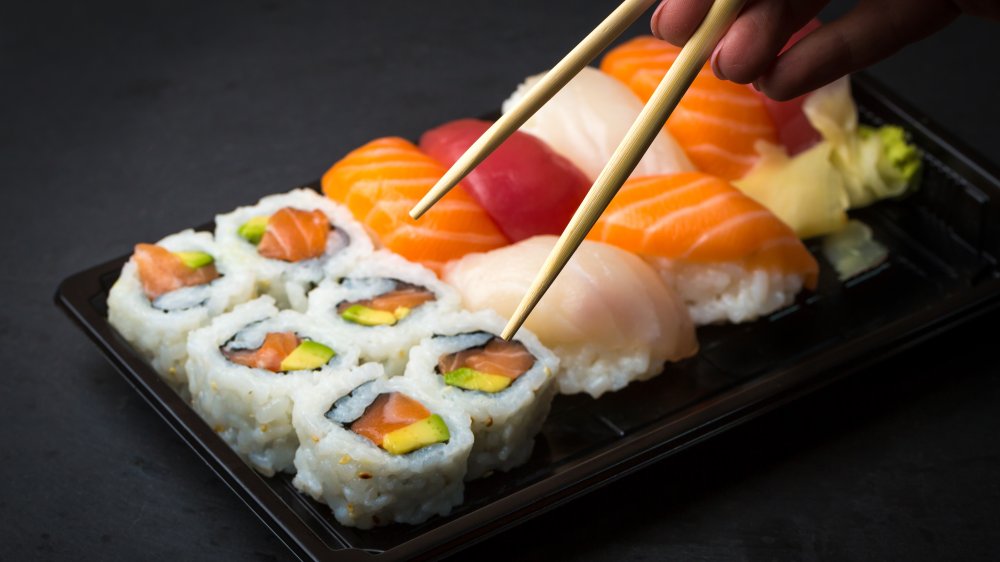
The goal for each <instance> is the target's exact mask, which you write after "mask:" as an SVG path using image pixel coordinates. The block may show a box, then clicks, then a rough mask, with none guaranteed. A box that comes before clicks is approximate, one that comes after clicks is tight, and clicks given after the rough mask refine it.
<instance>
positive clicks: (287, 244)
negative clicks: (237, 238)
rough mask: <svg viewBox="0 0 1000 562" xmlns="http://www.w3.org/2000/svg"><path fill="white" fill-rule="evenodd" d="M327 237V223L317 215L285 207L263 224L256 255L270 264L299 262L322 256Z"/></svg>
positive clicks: (319, 214)
mask: <svg viewBox="0 0 1000 562" xmlns="http://www.w3.org/2000/svg"><path fill="white" fill-rule="evenodd" d="M329 236H330V219H328V218H327V217H326V215H325V214H323V213H322V212H320V211H316V210H313V211H303V210H301V209H293V208H291V207H285V208H283V209H280V210H278V211H277V212H276V213H274V214H273V215H271V216H270V218H268V220H267V228H266V229H265V230H264V235H263V236H261V239H260V243H259V244H257V253H259V254H260V255H261V256H263V257H265V258H269V259H274V260H282V261H287V262H299V261H304V260H308V259H312V258H318V257H319V256H322V255H323V253H324V252H325V251H326V241H327V239H328V238H329Z"/></svg>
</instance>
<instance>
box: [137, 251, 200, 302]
mask: <svg viewBox="0 0 1000 562" xmlns="http://www.w3.org/2000/svg"><path fill="white" fill-rule="evenodd" d="M132 258H133V259H134V260H135V263H136V267H137V268H138V270H139V280H140V281H141V282H142V290H143V292H145V293H146V296H147V297H148V298H149V300H155V299H156V298H157V297H159V296H160V295H163V294H166V293H169V292H170V291H175V290H177V289H180V288H183V287H193V286H195V285H202V284H205V283H210V282H211V281H213V280H214V279H217V278H218V277H219V271H218V270H217V269H216V268H215V264H208V265H205V266H202V267H197V268H192V267H188V266H187V265H186V264H185V263H184V262H183V261H181V259H180V258H179V257H177V256H176V255H174V254H173V253H171V252H170V251H169V250H167V249H166V248H161V247H160V246H156V245H155V244H136V245H135V250H134V252H133V254H132Z"/></svg>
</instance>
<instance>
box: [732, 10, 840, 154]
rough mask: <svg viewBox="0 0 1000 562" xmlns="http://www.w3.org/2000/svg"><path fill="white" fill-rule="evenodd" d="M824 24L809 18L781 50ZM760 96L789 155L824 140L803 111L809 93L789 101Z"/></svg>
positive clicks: (785, 49) (783, 50) (786, 48)
mask: <svg viewBox="0 0 1000 562" xmlns="http://www.w3.org/2000/svg"><path fill="white" fill-rule="evenodd" d="M822 25H823V24H822V23H820V21H819V20H817V19H811V20H809V23H807V24H806V25H804V26H803V27H802V29H800V30H798V31H796V32H795V34H794V35H792V36H791V38H789V39H788V43H785V47H784V48H783V49H781V52H782V53H784V52H785V51H787V50H788V49H790V48H791V47H792V45H794V44H796V43H798V42H799V41H800V40H801V39H802V38H803V37H805V36H806V35H809V34H810V33H812V32H813V31H815V30H817V29H819V27H820V26H822ZM750 87H753V86H750ZM760 96H761V98H763V100H764V107H765V108H766V109H767V112H768V114H769V115H770V116H771V120H772V121H774V126H775V128H776V129H777V130H778V139H779V140H780V141H781V144H782V145H783V146H784V147H785V149H786V150H788V154H789V155H791V156H794V155H796V154H798V153H800V152H803V151H805V150H806V149H808V148H811V147H812V146H813V145H815V144H816V143H818V142H819V141H821V140H823V137H822V136H821V135H820V134H819V131H817V130H816V129H814V128H813V126H812V124H810V123H809V119H807V118H806V114H805V113H803V111H802V103H803V102H805V100H806V98H807V97H809V94H803V95H801V96H799V97H797V98H794V99H791V100H788V101H775V100H772V99H771V98H769V97H767V96H765V95H764V94H763V93H761V94H760Z"/></svg>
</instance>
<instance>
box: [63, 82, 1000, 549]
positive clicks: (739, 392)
mask: <svg viewBox="0 0 1000 562" xmlns="http://www.w3.org/2000/svg"><path fill="white" fill-rule="evenodd" d="M852 80H853V81H854V84H855V86H860V88H861V89H862V90H863V91H864V94H865V95H867V96H871V97H873V98H875V99H876V100H877V101H878V102H879V103H881V104H883V105H885V106H886V107H887V108H889V109H890V110H891V111H893V112H894V113H897V114H899V115H901V116H904V117H907V118H908V121H907V123H906V127H907V128H910V129H918V130H919V131H920V133H921V134H922V135H924V136H926V137H927V138H928V139H930V141H931V142H933V143H935V144H936V145H938V147H939V148H941V149H943V150H945V151H946V152H948V153H949V155H951V156H954V157H955V158H957V159H958V160H959V161H960V163H961V164H962V165H964V166H965V167H966V170H965V171H966V172H967V174H963V178H964V179H966V181H969V178H967V177H966V175H973V176H978V177H977V178H972V179H974V180H979V181H977V182H976V183H984V182H985V183H990V184H993V185H1000V180H998V179H997V178H1000V168H998V167H997V166H996V164H994V163H993V162H991V161H989V160H988V159H986V158H984V157H983V156H982V155H980V154H979V153H978V152H976V151H975V150H973V149H971V148H970V147H968V146H967V145H965V144H964V143H963V142H962V141H961V140H959V139H957V138H955V137H954V136H952V135H951V134H950V133H948V132H946V131H944V130H943V129H942V128H941V127H940V126H939V125H936V124H934V123H933V122H932V121H931V120H929V119H926V118H923V117H918V116H919V112H917V111H916V110H915V109H914V108H913V107H912V106H909V105H908V104H906V102H904V101H902V100H900V99H898V97H896V96H895V95H894V94H892V93H890V92H889V91H888V89H887V88H886V87H885V86H883V85H882V84H881V83H879V82H878V81H877V80H875V79H873V78H871V77H870V76H866V75H863V74H862V75H856V76H854V77H852ZM127 259H128V256H121V257H117V258H114V259H111V260H108V261H106V262H103V263H100V264H98V265H95V266H93V267H90V268H88V269H85V270H83V271H80V272H78V273H76V274H73V275H71V276H69V277H67V278H65V279H64V280H63V281H62V282H61V283H60V284H59V286H58V289H57V290H56V294H55V301H56V304H57V305H58V306H59V307H60V308H61V309H63V311H64V312H65V313H66V314H67V316H69V317H70V318H71V319H72V320H73V321H74V323H76V324H77V326H78V327H79V328H80V329H81V330H82V331H83V332H84V333H85V334H86V335H87V336H88V337H89V338H90V339H91V340H92V341H93V342H94V343H95V345H96V346H97V347H98V348H99V349H100V351H101V352H102V354H103V355H104V356H105V357H106V358H107V359H108V361H109V362H110V363H111V364H112V365H113V366H114V367H115V368H116V370H118V371H119V373H120V374H121V375H122V377H123V378H125V380H126V381H127V382H128V383H129V384H130V385H131V386H132V387H133V388H134V389H135V390H136V392H137V393H138V394H139V395H140V396H141V397H142V398H143V399H144V400H145V401H146V402H147V403H148V404H149V405H150V406H151V407H152V408H153V410H154V411H155V412H156V413H157V414H158V415H159V416H160V417H161V418H163V420H164V421H165V422H166V423H167V424H168V425H169V426H170V427H171V429H173V430H174V432H175V433H177V434H178V436H180V437H181V439H182V440H183V441H184V442H185V443H186V444H187V445H188V446H189V447H190V448H191V449H192V450H193V451H194V452H195V454H196V455H197V456H198V457H199V458H200V459H201V460H202V461H203V462H205V464H207V465H208V466H209V468H210V469H211V470H212V471H213V472H214V473H215V474H216V475H217V476H218V477H219V478H220V479H221V480H222V481H223V482H224V483H225V484H226V485H227V486H228V487H229V488H230V489H231V490H232V491H233V492H234V493H235V494H236V495H237V497H239V498H240V500H241V501H243V503H245V504H246V505H247V507H248V508H249V509H250V510H251V512H252V513H254V515H256V516H257V517H258V519H260V520H261V522H262V523H263V524H264V525H265V526H266V527H267V528H268V529H270V530H271V531H272V532H273V533H274V534H275V536H277V537H278V539H279V540H280V541H281V542H282V543H283V544H284V545H285V546H286V547H287V548H288V549H289V550H290V551H291V552H292V554H293V555H295V556H296V557H297V558H299V559H301V560H332V559H336V560H371V559H372V556H373V555H375V554H378V556H379V559H394V558H397V557H399V558H403V557H406V558H414V557H416V558H420V559H425V558H437V557H441V556H444V555H446V554H451V553H454V552H456V551H458V550H460V549H461V548H464V547H468V546H471V545H472V544H475V543H477V542H479V541H481V540H484V539H486V538H488V537H491V536H494V535H496V534H498V533H500V532H502V531H504V530H506V529H508V528H510V527H513V526H515V525H517V524H519V523H521V522H524V521H526V520H528V519H530V518H533V517H536V516H538V515H541V514H542V513H545V512H547V511H549V510H551V509H554V508H555V507H558V506H560V505H562V504H564V503H566V502H569V501H571V500H572V499H574V498H576V497H578V496H581V495H584V494H586V493H589V492H590V491H593V490H595V489H597V488H599V487H601V486H604V485H606V484H609V483H611V482H614V481H616V480H618V479H619V478H622V477H625V476H627V475H628V474H630V473H632V472H634V471H636V470H639V469H641V468H643V467H645V466H647V465H649V464H652V463H654V462H657V461H659V460H662V459H663V458H666V457H667V456H670V455H672V454H675V453H677V452H680V451H682V450H684V449H686V448H687V447H690V446H691V445H694V444H696V443H698V442H700V441H703V440H705V439H708V438H710V437H712V436H714V435H717V434H719V433H721V432H723V431H725V430H727V429H730V428H732V427H735V426H737V425H739V424H742V423H745V422H747V421H750V420H752V419H754V418H756V417H757V416H760V415H763V414H765V413H767V412H769V411H771V410H774V409H775V408H778V407H780V406H781V405H783V404H786V403H788V402H791V401H793V400H795V399H797V398H799V397H801V396H804V395H806V394H809V393H811V392H814V391H817V390H819V389H821V388H823V387H825V386H827V385H829V384H832V383H833V382H836V381H838V380H841V379H843V378H845V377H847V376H850V375H852V374H854V373H856V372H858V371H860V370H862V369H864V368H866V367H869V366H871V365H873V364H876V363H879V362H881V361H883V360H885V359H887V358H889V357H891V356H893V355H896V354H898V353H901V352H903V351H905V350H906V349H908V348H910V347H912V346H914V345H918V344H919V343H922V342H924V341H926V340H927V339H930V338H932V337H934V336H935V335H938V334H940V333H942V332H944V331H947V330H949V329H951V328H953V327H955V326H957V325H959V324H962V323H964V322H967V321H970V320H972V319H974V318H976V317H978V316H980V315H983V314H986V313H987V312H990V311H992V310H994V309H996V308H1000V279H994V280H992V282H987V283H983V284H981V285H979V286H977V287H974V288H972V289H971V290H969V291H966V292H964V293H962V294H960V295H956V296H953V297H951V298H949V299H948V303H949V304H952V305H953V306H954V308H952V309H951V310H950V311H948V312H946V313H944V314H942V313H941V310H940V309H938V308H934V309H927V310H923V311H919V312H915V313H913V314H910V315H908V316H906V317H903V318H900V319H896V320H895V321H893V322H890V323H889V324H886V325H884V326H882V327H881V328H879V329H878V330H876V331H875V332H872V333H869V334H867V335H865V336H864V337H861V338H859V343H860V344H861V346H862V347H861V349H862V350H861V351H860V352H859V353H857V354H856V355H854V356H853V357H851V364H850V365H847V366H845V365H843V364H844V363H845V361H844V359H843V358H842V357H840V356H838V355H837V354H836V353H835V352H834V350H827V351H825V352H821V353H819V354H817V355H816V356H813V357H810V358H809V361H808V362H806V363H800V364H797V365H793V366H790V367H788V368H785V369H781V370H778V371H772V372H769V373H767V374H763V375H758V376H755V377H753V378H751V379H750V380H747V381H745V382H743V383H740V384H737V385H735V386H734V387H731V388H729V389H726V390H724V391H721V392H720V393H718V394H717V395H714V396H712V397H711V398H709V399H707V400H704V401H703V402H699V403H696V404H693V405H691V406H688V407H685V408H683V409H682V410H680V411H678V412H676V413H675V414H674V415H671V416H669V417H667V418H665V419H663V420H661V421H659V422H657V423H656V424H655V425H654V426H652V427H647V428H645V429H643V430H639V431H637V432H635V433H634V434H630V435H628V436H627V437H625V438H623V439H621V440H619V441H616V442H615V443H613V444H611V445H609V446H608V447H606V448H604V449H602V450H601V451H599V452H597V453H595V454H594V455H592V456H590V457H588V458H587V459H586V460H585V461H583V462H577V463H575V464H574V465H573V466H570V467H569V468H567V469H566V470H564V471H561V472H558V473H554V474H551V475H549V476H547V477H545V478H543V479H542V480H540V481H538V482H535V483H533V484H531V485H528V486H525V487H523V488H520V489H518V490H516V491H514V492H513V493H511V494H509V495H508V496H506V497H502V498H499V499H496V500H494V501H493V502H490V503H489V504H486V505H484V506H482V507H480V508H478V509H476V510H474V511H471V512H469V513H466V514H464V515H462V516H460V517H458V518H455V519H452V520H450V521H445V522H444V523H442V524H441V525H439V526H437V527H435V528H433V529H430V530H429V531H427V532H426V533H423V534H421V535H418V536H417V537H414V538H412V539H410V540H408V541H406V542H402V543H399V544H397V545H396V546H394V547H392V548H390V549H388V550H385V551H375V552H373V551H367V550H362V549H357V548H352V547H350V546H349V542H348V541H347V540H346V539H344V538H342V537H337V538H338V539H339V541H340V545H339V547H340V548H337V547H336V546H335V545H329V544H327V542H325V541H324V540H323V539H321V538H320V537H319V536H317V535H316V534H315V533H314V532H313V531H312V529H310V527H309V525H307V524H306V523H305V522H304V521H303V520H302V519H301V518H300V517H299V516H298V515H297V514H296V513H295V511H294V510H292V509H291V508H289V507H288V506H287V505H286V504H285V503H284V502H283V501H282V500H281V498H280V497H278V496H277V495H276V494H275V493H274V492H273V490H271V488H270V487H269V486H268V485H267V484H266V483H265V481H264V478H263V477H262V476H260V475H259V474H257V473H256V472H255V471H254V470H253V469H252V468H250V467H249V466H248V465H246V464H245V463H244V462H243V461H242V460H241V459H240V458H239V456H238V455H237V454H236V453H235V452H234V451H233V450H232V449H230V448H229V447H228V446H227V445H226V444H225V443H224V442H223V441H222V440H221V438H219V437H218V436H217V435H216V434H215V433H214V432H213V431H212V429H211V428H210V427H208V425H207V424H205V423H204V422H203V421H202V420H201V418H200V417H199V416H198V415H197V414H196V413H195V412H194V410H193V409H191V407H190V406H188V405H187V404H186V403H185V402H184V400H183V399H182V398H181V397H180V396H179V395H178V394H176V393H175V392H174V391H173V390H172V389H171V388H170V387H169V385H167V384H166V383H165V382H164V381H163V380H162V379H161V378H160V377H159V376H157V375H156V374H155V372H154V371H153V370H152V368H151V367H150V366H149V365H148V363H146V362H145V361H144V360H142V359H141V358H139V357H138V356H137V355H136V354H135V353H134V352H132V351H131V348H130V346H128V344H127V343H126V342H125V341H124V340H122V339H121V338H120V336H118V335H117V333H116V332H115V330H114V329H113V328H111V326H110V324H108V322H107V318H106V317H104V315H103V314H101V313H100V312H99V311H98V310H97V309H96V308H94V307H93V306H92V305H91V302H90V301H91V299H92V298H93V297H94V296H95V295H97V294H100V293H101V292H103V291H104V288H103V287H102V286H101V282H102V279H103V278H104V277H105V276H107V275H108V274H109V273H112V272H114V271H115V270H116V269H119V268H120V267H121V265H122V264H123V263H124V262H125V261H126V260H127ZM833 367H842V368H840V369H836V370H835V369H832V368H833ZM817 373H828V375H827V376H819V375H818V374H817ZM776 382H780V383H781V384H780V385H779V386H780V387H781V390H779V391H774V389H773V387H774V385H775V383H776ZM768 387H771V388H768ZM734 406H735V407H734ZM598 461H599V462H598Z"/></svg>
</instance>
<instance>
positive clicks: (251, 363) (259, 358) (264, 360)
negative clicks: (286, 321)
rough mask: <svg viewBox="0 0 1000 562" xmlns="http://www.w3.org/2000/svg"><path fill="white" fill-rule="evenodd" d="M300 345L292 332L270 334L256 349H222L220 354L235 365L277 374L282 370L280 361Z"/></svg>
mask: <svg viewBox="0 0 1000 562" xmlns="http://www.w3.org/2000/svg"><path fill="white" fill-rule="evenodd" d="M300 343H302V340H300V339H299V337H298V336H297V335H295V334H294V333H293V332H271V333H269V334H267V336H265V337H264V343H263V344H261V346H260V347H258V348H257V349H236V350H228V349H223V350H222V354H223V355H225V356H226V359H229V360H230V361H232V362H233V363H236V364H237V365H243V366H244V367H250V368H251V369H267V370H268V371H271V372H273V373H278V372H280V371H281V370H282V369H281V363H282V361H284V360H285V358H286V357H288V356H289V355H291V354H292V352H293V351H295V349H296V348H297V347H299V344H300Z"/></svg>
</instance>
